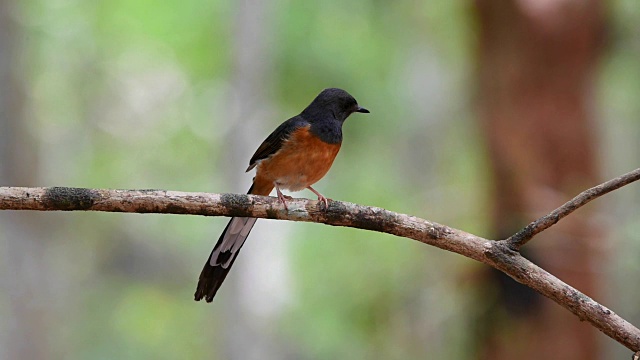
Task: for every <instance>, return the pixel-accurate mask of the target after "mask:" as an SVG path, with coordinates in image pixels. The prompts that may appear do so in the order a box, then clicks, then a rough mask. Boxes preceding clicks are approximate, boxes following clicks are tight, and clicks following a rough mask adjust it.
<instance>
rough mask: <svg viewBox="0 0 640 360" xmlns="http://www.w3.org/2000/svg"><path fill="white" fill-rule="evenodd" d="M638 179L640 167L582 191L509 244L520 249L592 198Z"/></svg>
mask: <svg viewBox="0 0 640 360" xmlns="http://www.w3.org/2000/svg"><path fill="white" fill-rule="evenodd" d="M637 180H640V168H638V169H635V170H633V171H631V172H628V173H626V174H624V175H622V176H619V177H617V178H615V179H611V180H609V181H607V182H604V183H602V184H600V185H598V186H595V187H592V188H591V189H588V190H585V191H583V192H581V193H580V194H578V196H576V197H574V198H573V199H571V200H569V201H567V202H566V203H564V205H562V206H560V207H559V208H557V209H555V210H553V211H552V212H550V213H549V214H547V215H545V216H543V217H541V218H539V219H538V220H535V221H533V222H532V223H530V224H529V225H527V226H526V227H525V228H523V229H522V230H520V231H518V232H517V233H516V234H514V235H512V236H511V237H509V238H508V239H507V243H508V246H509V247H510V248H511V249H512V250H516V251H517V250H520V248H521V247H522V246H523V245H524V244H526V243H528V242H529V240H531V238H533V237H534V236H536V235H537V234H539V233H540V232H542V231H544V230H546V229H548V228H550V227H551V226H553V225H555V224H556V223H557V222H558V221H560V220H561V219H562V218H564V217H565V216H567V215H569V214H571V213H572V212H574V211H576V210H578V209H579V208H580V207H582V206H584V205H585V204H587V203H588V202H590V201H591V200H594V199H597V198H599V197H600V196H602V195H604V194H606V193H609V192H611V191H613V190H617V189H619V188H621V187H623V186H625V185H628V184H630V183H632V182H634V181H637Z"/></svg>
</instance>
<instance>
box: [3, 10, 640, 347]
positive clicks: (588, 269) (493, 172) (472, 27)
mask: <svg viewBox="0 0 640 360" xmlns="http://www.w3.org/2000/svg"><path fill="white" fill-rule="evenodd" d="M326 87H341V88H344V89H346V90H348V91H349V92H350V93H352V94H353V95H354V96H355V97H356V99H357V100H358V101H359V103H360V104H361V105H362V106H365V107H367V108H368V109H370V110H371V114H369V115H360V114H356V115H353V116H352V117H351V118H350V119H348V120H347V122H346V124H345V128H344V144H343V146H342V150H341V153H340V154H339V156H338V158H337V159H336V161H335V163H334V166H333V168H332V170H331V171H330V172H329V174H328V176H327V177H326V178H325V179H323V180H322V181H321V182H320V183H318V184H317V186H316V188H317V189H318V190H320V191H321V192H323V193H324V194H325V195H327V196H329V197H331V198H334V199H339V200H344V201H350V202H356V203H361V204H366V205H374V206H380V207H384V208H387V209H390V210H394V211H398V212H403V213H409V214H413V215H417V216H420V217H423V218H426V219H429V220H432V221H437V222H440V223H443V224H446V225H449V226H453V227H456V228H460V229H463V230H465V231H468V232H472V233H475V234H478V235H481V236H485V237H490V238H503V237H505V236H508V235H509V234H511V233H513V232H515V231H516V230H517V229H518V228H520V227H522V226H524V225H525V224H526V223H527V222H528V221H530V220H532V219H534V218H535V217H537V216H539V215H541V214H544V213H545V212H548V211H550V210H552V209H553V208H555V207H557V206H559V205H560V204H561V203H563V202H564V201H566V200H567V199H569V198H570V197H572V196H573V195H575V194H577V193H578V192H579V191H581V190H583V189H585V188H587V187H590V186H593V185H595V184H597V183H599V182H600V181H602V180H606V179H608V178H611V177H614V176H616V175H619V174H621V173H624V172H626V171H629V170H632V169H634V168H636V167H638V163H639V160H640V145H639V141H638V139H640V122H639V121H638V119H640V101H638V99H639V98H640V7H638V6H637V2H636V1H635V0H614V1H596V0H589V1H581V2H578V1H568V0H548V1H537V0H519V1H507V2H493V1H489V0H476V1H471V0H468V1H462V0H457V1H445V0H438V1H424V2H418V1H395V2H388V1H375V0H355V1H347V2H345V1H338V0H326V1H321V2H319V1H287V0H243V1H222V0H180V1H177V0H165V1H149V0H126V1H124V0H111V1H81V0H20V1H18V0H0V165H1V166H0V185H3V186H77V187H89V188H145V189H149V188H152V189H171V190H182V191H206V192H218V193H222V192H235V193H238V192H245V191H246V190H247V189H248V187H249V185H250V181H251V177H252V175H251V174H245V173H244V169H245V168H246V166H247V163H248V159H249V158H250V156H251V154H252V153H253V151H254V150H255V149H256V148H257V146H258V145H259V144H260V142H261V141H262V140H263V139H264V138H265V137H266V135H267V134H268V133H269V132H270V131H271V130H272V129H274V128H275V127H276V126H277V125H278V124H279V123H280V122H282V121H283V120H285V119H287V118H289V117H291V116H293V115H295V114H297V113H298V112H299V111H301V110H302V109H303V108H304V107H305V106H306V105H307V104H308V103H309V102H310V101H311V100H312V99H313V97H314V96H315V95H316V94H317V93H318V92H319V91H320V90H322V89H323V88H326ZM295 195H296V196H304V197H309V198H313V194H312V193H310V192H302V193H297V194H295ZM639 219H640V190H639V188H638V186H637V185H631V186H628V187H626V188H624V189H621V190H619V191H617V192H615V193H613V194H610V195H608V196H607V197H605V198H602V199H599V200H598V201H596V202H595V203H593V204H590V205H589V206H587V207H585V208H584V209H581V210H580V211H579V212H578V213H576V214H575V216H573V217H572V218H571V219H567V220H566V222H565V224H559V225H558V226H557V227H554V228H552V229H551V230H549V231H548V232H547V233H546V234H544V235H543V236H540V237H538V238H536V240H534V241H533V242H532V243H531V245H530V246H529V245H528V246H527V251H528V253H527V256H529V257H530V258H532V259H533V260H534V261H536V262H538V263H539V264H541V265H542V266H543V267H545V268H546V269H548V270H549V271H551V272H552V273H554V274H556V275H558V276H559V277H560V278H561V279H563V280H565V281H567V282H569V283H570V284H572V285H574V286H576V287H577V288H578V289H579V290H581V291H584V292H585V293H586V294H587V295H589V296H592V297H594V298H595V299H596V300H598V301H600V302H603V303H604V304H605V305H607V306H609V307H610V308H611V309H612V310H614V311H615V312H617V313H618V314H620V315H621V316H623V317H625V318H626V319H627V320H629V321H631V322H632V323H635V324H636V325H638V324H640V308H639V307H638V301H637V299H638V297H639V296H640V286H638V281H637V279H638V278H640V265H639V264H638V260H637V259H638V258H639V256H640V220H639ZM225 224H226V219H224V218H204V217H196V216H175V215H137V214H107V213H82V212H76V213H26V212H10V211H5V212H2V213H1V214H0V319H1V321H0V359H88V358H91V359H114V358H117V359H141V358H142V359H144V358H149V359H176V358H194V359H197V358H206V359H425V358H432V359H453V358H456V359H458V358H477V359H512V358H516V357H517V358H519V359H529V358H530V359H540V358H547V359H610V358H614V357H617V358H627V357H629V356H630V353H629V351H628V350H626V349H625V348H623V347H622V346H621V345H618V344H617V343H615V342H613V341H612V340H610V339H608V338H606V337H605V336H604V335H602V334H600V333H598V332H597V331H595V330H593V329H591V328H590V327H589V326H588V325H587V324H583V323H581V322H579V321H578V320H577V319H576V318H574V317H573V316H572V315H569V313H568V312H566V311H565V310H564V309H562V308H561V307H559V306H558V305H556V304H555V303H552V302H550V301H549V300H547V299H545V298H539V297H537V296H536V295H535V294H533V293H531V292H528V291H526V289H522V288H520V287H518V286H515V285H514V284H515V283H514V282H513V281H511V280H510V279H505V278H504V277H501V276H499V275H497V274H495V273H493V272H491V271H488V269H487V268H486V267H485V266H483V265H480V264H477V263H475V262H473V261H471V260H468V259H465V258H463V257H461V256H458V255H455V254H449V253H446V252H443V251H441V250H439V249H435V248H431V247H428V246H424V245H421V244H418V243H417V242H414V241H410V240H407V239H400V238H395V237H393V236H390V235H383V234H378V233H372V232H366V231H359V230H354V229H346V228H334V227H329V226H322V225H318V224H307V223H288V222H279V221H266V220H265V221H263V220H261V221H259V222H258V225H257V226H256V228H255V229H254V230H253V232H252V236H251V237H250V239H249V241H248V243H247V244H246V246H245V247H244V249H243V254H242V256H241V257H240V260H238V262H237V263H236V265H235V266H234V270H233V271H232V272H231V274H230V276H229V278H228V280H227V282H226V283H225V284H224V286H223V287H222V289H221V292H220V293H219V295H218V297H217V298H216V300H215V302H214V303H213V304H205V303H196V302H194V301H193V300H192V294H193V292H194V290H195V285H196V282H197V278H198V275H199V273H200V270H201V267H202V265H203V263H204V261H205V260H206V258H207V256H208V254H209V252H210V250H211V247H212V246H213V244H214V242H215V240H216V239H217V237H218V234H219V233H220V231H221V230H222V229H223V227H224V226H225Z"/></svg>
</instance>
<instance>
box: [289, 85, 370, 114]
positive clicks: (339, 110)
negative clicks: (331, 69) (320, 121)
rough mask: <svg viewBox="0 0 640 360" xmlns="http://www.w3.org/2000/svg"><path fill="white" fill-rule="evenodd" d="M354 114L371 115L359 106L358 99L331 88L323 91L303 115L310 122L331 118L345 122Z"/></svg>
mask: <svg viewBox="0 0 640 360" xmlns="http://www.w3.org/2000/svg"><path fill="white" fill-rule="evenodd" d="M354 112H359V113H369V110H367V109H365V108H363V107H361V106H359V105H358V102H357V101H356V99H354V98H353V96H351V95H350V94H349V93H348V92H346V91H344V90H342V89H337V88H329V89H324V90H322V92H321V93H320V94H319V95H318V96H316V98H315V99H313V101H312V102H311V104H309V106H307V108H306V109H304V111H303V112H302V114H301V115H302V116H304V117H305V118H309V120H312V119H314V118H324V117H326V116H331V117H333V118H334V119H336V120H338V121H340V122H343V121H345V120H346V119H347V118H348V117H349V115H351V114H353V113H354Z"/></svg>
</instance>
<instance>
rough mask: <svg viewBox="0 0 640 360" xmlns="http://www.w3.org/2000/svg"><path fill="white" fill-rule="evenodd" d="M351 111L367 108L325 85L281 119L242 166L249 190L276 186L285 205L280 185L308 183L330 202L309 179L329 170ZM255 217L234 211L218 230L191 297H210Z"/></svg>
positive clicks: (264, 191)
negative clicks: (252, 172)
mask: <svg viewBox="0 0 640 360" xmlns="http://www.w3.org/2000/svg"><path fill="white" fill-rule="evenodd" d="M354 112H360V113H368V112H369V110H367V109H365V108H363V107H360V106H358V102H357V101H356V99H354V98H353V96H351V95H350V94H349V93H348V92H346V91H344V90H341V89H335V88H331V89H325V90H323V91H322V92H321V93H320V94H319V95H318V96H317V97H316V98H315V99H314V100H313V101H312V102H311V104H309V106H307V107H306V108H305V109H304V110H303V111H302V112H301V113H300V114H299V115H296V116H294V117H292V118H291V119H289V120H287V121H285V122H283V123H282V124H281V125H280V126H278V128H277V129H275V130H274V131H273V132H272V133H271V135H269V136H268V137H267V139H266V140H265V141H264V142H263V143H262V145H260V147H258V150H256V152H255V154H253V157H251V160H250V161H249V167H248V168H247V170H246V171H249V170H251V169H253V168H256V176H255V177H254V178H253V185H251V188H250V189H249V192H248V194H254V195H264V196H268V195H269V194H270V193H271V191H272V190H273V188H274V187H275V189H276V192H277V194H278V199H279V200H280V201H281V202H282V204H283V205H284V207H285V209H286V208H287V199H291V197H289V196H285V195H282V192H281V191H280V189H288V190H290V191H299V190H302V189H309V190H311V191H313V193H314V194H316V195H317V196H318V200H319V201H321V202H323V203H324V206H325V209H326V208H327V207H328V205H329V202H328V200H327V198H326V197H324V196H323V195H322V194H320V193H319V192H317V191H316V190H315V189H314V188H312V187H311V185H313V184H315V183H316V182H317V181H318V180H320V179H322V177H323V176H324V175H325V174H326V173H327V171H329V168H331V164H333V160H334V159H335V157H336V155H337V154H338V151H339V150H340V144H341V143H342V124H343V123H344V121H345V120H346V119H347V118H348V117H349V115H351V114H353V113H354ZM255 222H256V219H255V218H247V217H234V218H231V220H230V221H229V223H228V224H227V227H226V228H225V229H224V231H223V232H222V235H220V238H219V239H218V242H217V243H216V246H215V247H214V248H213V251H212V252H211V255H210V256H209V260H208V261H207V263H206V264H205V265H204V268H203V269H202V273H201V274H200V280H199V281H198V287H197V289H196V293H195V295H194V297H195V300H196V301H199V300H201V299H203V298H204V299H205V300H206V301H207V302H211V301H212V300H213V297H214V296H215V295H216V292H217V291H218V289H219V288H220V285H222V282H223V281H224V279H225V278H226V277H227V274H228V273H229V270H230V269H231V266H232V265H233V263H234V261H236V257H237V256H238V253H239V252H240V249H241V248H242V245H243V244H244V242H245V240H246V239H247V236H249V232H250V231H251V229H252V228H253V225H254V224H255Z"/></svg>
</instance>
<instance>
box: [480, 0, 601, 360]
mask: <svg viewBox="0 0 640 360" xmlns="http://www.w3.org/2000/svg"><path fill="white" fill-rule="evenodd" d="M475 5H476V14H477V17H478V24H479V38H478V40H479V43H478V64H479V65H478V81H479V96H478V106H479V113H480V120H481V124H482V128H483V131H484V135H485V138H486V139H487V144H488V148H489V156H490V163H491V165H492V170H493V178H494V182H495V205H494V209H495V216H494V229H495V234H496V235H497V236H498V237H503V236H507V235H509V234H512V233H513V232H514V230H515V228H517V227H520V226H521V224H523V223H524V221H525V219H527V218H532V217H538V215H540V212H541V211H543V210H544V209H548V208H550V207H551V206H550V204H554V203H556V204H557V203H558V202H559V201H558V200H559V199H562V198H566V197H567V194H571V193H573V192H575V191H576V189H579V188H584V187H585V185H586V184H590V183H594V182H596V180H597V179H598V177H599V176H598V168H597V166H596V164H597V159H596V156H595V154H596V151H595V145H594V144H595V141H594V128H593V116H592V113H593V111H592V106H593V105H592V103H593V101H592V96H591V92H592V91H593V89H594V83H593V80H594V77H595V75H596V73H595V71H596V65H597V61H598V59H599V58H600V55H601V52H602V43H603V38H604V25H605V20H604V19H605V16H604V6H603V4H602V2H601V1H598V0H586V1H566V0H551V1H537V0H520V1H511V2H496V1H490V0H476V1H475ZM589 216H590V214H589V213H588V212H582V213H581V214H580V215H579V216H572V217H571V219H569V220H568V221H566V222H563V224H562V226H561V227H562V231H561V232H560V231H559V232H552V233H548V234H545V235H544V236H542V237H541V239H539V240H538V241H536V244H534V245H535V246H533V247H531V248H530V247H527V249H526V250H527V251H528V252H529V254H530V256H531V257H532V258H535V259H540V264H541V265H542V266H543V267H545V268H546V269H548V270H549V271H550V272H552V273H553V274H555V275H556V276H558V277H559V278H562V279H565V280H566V281H567V282H569V283H571V284H573V285H574V286H576V287H577V288H579V289H581V290H582V291H583V292H585V293H587V294H589V295H591V296H594V297H600V295H601V291H600V284H599V279H598V273H597V271H595V267H593V266H591V264H594V263H595V262H596V261H597V262H598V263H599V264H602V262H603V261H606V256H603V255H604V254H603V250H602V247H601V246H598V244H599V243H601V242H602V239H603V236H602V235H603V233H604V231H603V230H602V229H600V228H596V227H595V226H594V225H593V222H592V221H591V220H590V218H589ZM522 243H524V242H521V243H520V244H519V245H521V244H522ZM519 245H518V246H519ZM596 259H597V260H596ZM598 267H599V268H601V267H602V265H599V266H598ZM500 283H501V284H503V285H504V286H503V287H502V289H503V295H501V296H500V297H501V298H502V300H503V301H504V303H502V304H498V305H497V306H495V308H496V309H497V311H503V309H504V308H507V307H509V306H513V304H509V302H514V301H517V300H516V299H517V296H516V295H515V294H516V293H518V292H521V291H520V290H518V289H516V288H514V287H512V286H511V285H510V284H509V283H508V282H504V281H502V280H501V281H500ZM505 289H510V290H505ZM505 292H506V293H507V294H504V293H505ZM520 299H521V301H522V302H523V304H517V305H516V307H519V308H523V309H525V311H520V312H519V314H520V316H518V317H516V316H506V317H504V321H503V322H502V323H499V324H494V325H493V326H490V327H489V328H488V329H485V330H488V331H485V332H484V334H485V335H486V336H487V339H484V340H483V341H482V342H481V347H484V349H481V350H480V353H481V357H484V358H487V359H514V358H518V359H541V358H546V359H581V360H584V359H596V358H599V351H600V346H599V342H598V338H597V336H596V332H595V331H593V329H592V328H591V327H589V326H587V325H586V324H584V323H580V322H579V321H576V319H572V318H570V317H568V316H567V314H566V313H565V312H563V311H559V309H558V308H557V307H556V306H555V305H554V304H552V303H550V302H547V301H535V299H534V298H532V297H530V296H524V297H521V298H520ZM527 303H528V304H527ZM496 318H498V317H497V316H495V315H488V316H487V319H488V320H491V319H496ZM518 339H526V340H525V341H522V340H518ZM487 340H488V341H487Z"/></svg>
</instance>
